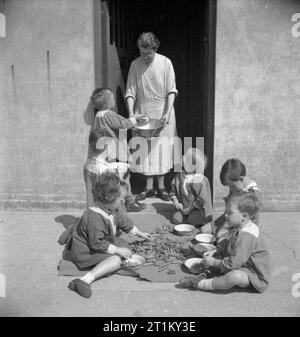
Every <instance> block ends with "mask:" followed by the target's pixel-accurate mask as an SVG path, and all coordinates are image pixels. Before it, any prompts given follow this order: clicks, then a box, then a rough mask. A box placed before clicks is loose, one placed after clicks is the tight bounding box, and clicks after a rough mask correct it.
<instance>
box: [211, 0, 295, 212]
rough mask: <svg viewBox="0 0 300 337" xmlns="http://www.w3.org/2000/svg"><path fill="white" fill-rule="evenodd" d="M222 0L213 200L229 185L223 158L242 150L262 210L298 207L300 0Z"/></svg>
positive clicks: (219, 29)
mask: <svg viewBox="0 0 300 337" xmlns="http://www.w3.org/2000/svg"><path fill="white" fill-rule="evenodd" d="M217 4H218V5H217V6H218V7H217V11H218V12H217V51H216V101H215V103H216V104H215V107H216V111H215V156H214V157H215V158H214V159H215V161H214V187H215V206H221V205H223V202H222V200H221V198H222V197H223V196H224V195H226V194H227V191H228V189H227V188H225V187H223V186H222V185H221V183H220V181H219V172H220V169H221V166H222V164H223V163H224V162H225V160H227V159H228V158H231V157H237V158H240V159H241V160H242V161H243V162H244V163H245V165H246V167H247V170H248V175H249V176H250V177H251V178H253V179H255V180H256V181H257V183H258V184H259V186H260V188H261V190H262V192H263V195H264V209H265V210H283V211H292V210H298V211H299V210H300V181H299V177H300V174H299V157H300V156H299V155H300V153H299V151H300V150H299V149H300V147H299V145H300V144H299V143H300V138H299V135H300V133H299V125H300V123H299V115H300V114H299V107H300V62H299V60H300V37H296V36H295V37H293V35H292V32H293V31H292V27H293V26H294V25H295V22H292V21H291V20H292V16H293V14H294V13H300V1H297V0H294V1H293V0H230V1H228V0H218V3H217ZM296 28H297V27H294V29H293V30H294V31H295V30H296ZM298 30H300V27H299V28H298ZM294 35H295V34H294ZM298 35H299V34H298Z"/></svg>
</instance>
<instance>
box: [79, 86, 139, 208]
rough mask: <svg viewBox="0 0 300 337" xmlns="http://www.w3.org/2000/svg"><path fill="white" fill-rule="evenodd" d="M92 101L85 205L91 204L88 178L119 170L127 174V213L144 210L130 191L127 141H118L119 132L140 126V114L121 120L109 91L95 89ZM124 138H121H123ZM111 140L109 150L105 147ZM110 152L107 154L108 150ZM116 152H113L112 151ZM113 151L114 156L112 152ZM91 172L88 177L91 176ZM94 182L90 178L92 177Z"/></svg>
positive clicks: (85, 172)
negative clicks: (92, 115) (104, 170)
mask: <svg viewBox="0 0 300 337" xmlns="http://www.w3.org/2000/svg"><path fill="white" fill-rule="evenodd" d="M91 102H92V104H93V106H94V108H95V110H96V114H95V118H94V121H93V127H92V129H91V133H90V138H89V151H88V159H87V162H86V164H85V169H84V180H85V183H86V188H87V206H88V207H89V206H92V205H93V203H94V200H93V195H92V189H91V185H92V184H91V181H89V179H90V176H91V175H92V174H93V173H97V174H99V173H101V172H100V171H101V169H105V167H113V168H119V170H120V171H123V172H126V171H127V172H126V174H127V179H126V182H127V184H128V187H129V189H128V195H127V196H126V198H125V204H126V208H127V211H128V212H137V211H140V210H143V209H144V208H145V207H146V205H143V204H140V203H139V202H138V201H136V200H135V198H134V197H133V195H132V193H131V188H130V181H129V178H130V173H129V170H128V167H129V164H128V163H127V160H128V159H129V158H130V152H129V149H128V146H127V138H126V139H121V138H122V137H120V130H126V129H129V128H132V127H133V126H135V125H137V123H142V122H143V121H144V119H145V116H143V115H139V114H137V115H135V116H133V117H131V118H128V119H126V118H124V117H122V116H120V115H118V114H117V113H116V112H114V111H113V110H114V109H115V98H114V94H113V92H112V90H111V89H108V88H97V89H96V90H95V91H94V93H93V95H92V97H91ZM123 138H124V137H123ZM98 140H100V142H101V140H103V142H104V143H103V144H101V145H103V146H102V147H101V146H99V148H96V143H97V141H98ZM108 140H111V143H110V144H112V145H113V147H112V148H108V149H107V147H106V146H104V144H108ZM109 150H110V151H109ZM113 150H115V151H113ZM113 152H115V153H113ZM90 173H91V174H90ZM92 179H93V178H92Z"/></svg>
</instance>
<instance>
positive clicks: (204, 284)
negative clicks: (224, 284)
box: [197, 278, 214, 290]
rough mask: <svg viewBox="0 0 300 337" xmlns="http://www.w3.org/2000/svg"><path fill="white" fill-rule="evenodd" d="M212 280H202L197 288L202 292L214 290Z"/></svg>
mask: <svg viewBox="0 0 300 337" xmlns="http://www.w3.org/2000/svg"><path fill="white" fill-rule="evenodd" d="M212 280H213V279H212V278H209V279H204V280H201V281H200V282H199V283H198V286H197V288H198V289H201V290H214V289H213V287H212V284H211V283H212Z"/></svg>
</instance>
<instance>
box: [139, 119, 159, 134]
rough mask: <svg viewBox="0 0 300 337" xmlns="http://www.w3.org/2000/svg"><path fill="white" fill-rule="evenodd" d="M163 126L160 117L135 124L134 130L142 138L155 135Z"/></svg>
mask: <svg viewBox="0 0 300 337" xmlns="http://www.w3.org/2000/svg"><path fill="white" fill-rule="evenodd" d="M162 128H163V123H162V121H161V120H160V119H150V120H149V122H148V123H147V124H145V125H136V126H135V127H134V130H135V131H136V132H137V134H138V135H139V136H141V137H144V138H151V137H156V136H158V134H159V133H160V131H161V130H162Z"/></svg>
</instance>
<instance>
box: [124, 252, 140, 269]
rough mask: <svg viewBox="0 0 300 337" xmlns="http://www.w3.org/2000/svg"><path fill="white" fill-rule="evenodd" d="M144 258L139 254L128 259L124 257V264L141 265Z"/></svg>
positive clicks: (130, 265)
mask: <svg viewBox="0 0 300 337" xmlns="http://www.w3.org/2000/svg"><path fill="white" fill-rule="evenodd" d="M144 262H145V259H144V258H143V256H141V255H132V256H131V258H130V259H126V260H125V262H124V264H125V266H127V267H137V266H140V265H142V264H143V263H144Z"/></svg>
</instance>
